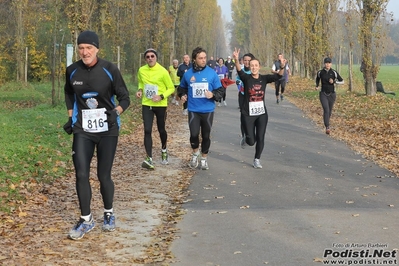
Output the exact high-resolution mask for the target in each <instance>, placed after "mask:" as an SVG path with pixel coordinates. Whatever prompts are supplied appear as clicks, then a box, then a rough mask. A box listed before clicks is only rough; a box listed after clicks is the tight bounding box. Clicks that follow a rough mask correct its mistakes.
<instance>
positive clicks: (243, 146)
mask: <svg viewBox="0 0 399 266" xmlns="http://www.w3.org/2000/svg"><path fill="white" fill-rule="evenodd" d="M245 144H246V143H245V135H243V136H242V138H241V140H240V146H241V149H245Z"/></svg>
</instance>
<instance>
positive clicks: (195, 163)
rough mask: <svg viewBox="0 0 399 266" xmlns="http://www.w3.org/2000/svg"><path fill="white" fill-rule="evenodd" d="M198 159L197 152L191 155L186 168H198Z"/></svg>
mask: <svg viewBox="0 0 399 266" xmlns="http://www.w3.org/2000/svg"><path fill="white" fill-rule="evenodd" d="M198 157H199V152H198V153H193V155H192V156H191V161H190V163H189V165H188V166H190V167H191V168H193V169H195V168H197V167H198Z"/></svg>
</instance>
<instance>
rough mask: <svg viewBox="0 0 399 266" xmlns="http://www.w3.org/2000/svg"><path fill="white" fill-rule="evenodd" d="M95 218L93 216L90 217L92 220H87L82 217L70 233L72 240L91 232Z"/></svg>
mask: <svg viewBox="0 0 399 266" xmlns="http://www.w3.org/2000/svg"><path fill="white" fill-rule="evenodd" d="M94 225H95V223H94V219H93V216H91V217H90V221H88V222H87V221H85V220H84V219H83V218H80V219H79V221H78V222H77V224H76V225H75V226H74V227H72V229H71V231H69V233H68V238H70V239H72V240H79V239H81V238H82V237H83V236H84V235H85V234H86V233H88V232H90V231H91V230H92V229H93V228H94Z"/></svg>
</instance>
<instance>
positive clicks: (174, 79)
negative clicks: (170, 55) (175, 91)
mask: <svg viewBox="0 0 399 266" xmlns="http://www.w3.org/2000/svg"><path fill="white" fill-rule="evenodd" d="M178 69H179V68H174V66H173V65H171V66H169V76H170V78H171V79H172V82H173V84H175V85H179V84H180V77H179V76H178V75H177V70H178Z"/></svg>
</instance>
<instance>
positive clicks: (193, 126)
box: [188, 112, 213, 154]
mask: <svg viewBox="0 0 399 266" xmlns="http://www.w3.org/2000/svg"><path fill="white" fill-rule="evenodd" d="M212 123H213V112H212V113H194V112H188V126H189V128H190V144H191V148H192V149H197V148H198V147H199V133H200V130H201V137H202V142H201V153H203V154H208V152H209V147H210V146H211V138H210V137H211V129H212Z"/></svg>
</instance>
